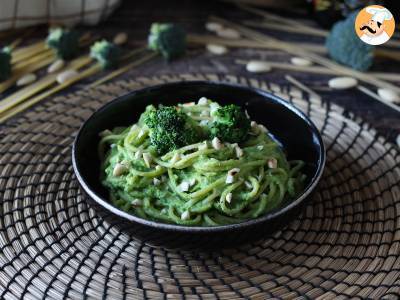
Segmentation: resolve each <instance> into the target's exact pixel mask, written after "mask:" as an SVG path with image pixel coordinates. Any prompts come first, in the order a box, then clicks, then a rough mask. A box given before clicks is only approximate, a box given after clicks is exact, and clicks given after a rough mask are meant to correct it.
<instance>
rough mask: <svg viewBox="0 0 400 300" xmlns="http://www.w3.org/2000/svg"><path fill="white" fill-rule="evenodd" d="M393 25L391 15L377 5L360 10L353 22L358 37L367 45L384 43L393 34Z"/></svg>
mask: <svg viewBox="0 0 400 300" xmlns="http://www.w3.org/2000/svg"><path fill="white" fill-rule="evenodd" d="M394 25H395V22H394V18H393V15H392V13H391V12H390V11H389V10H388V9H387V8H385V7H383V6H378V5H373V6H368V7H366V8H364V9H363V10H361V11H360V12H359V14H358V15H357V18H356V21H355V28H356V32H357V35H358V37H359V38H360V39H361V40H362V41H363V42H364V43H367V44H369V45H381V44H383V43H386V42H387V41H388V40H389V39H390V37H391V36H392V34H393V32H394Z"/></svg>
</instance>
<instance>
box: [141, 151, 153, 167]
mask: <svg viewBox="0 0 400 300" xmlns="http://www.w3.org/2000/svg"><path fill="white" fill-rule="evenodd" d="M142 156H143V160H144V163H145V165H146V167H148V168H150V166H151V162H152V161H153V157H152V156H151V154H150V153H147V152H146V153H143V155H142Z"/></svg>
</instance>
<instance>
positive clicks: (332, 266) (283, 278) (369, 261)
mask: <svg viewBox="0 0 400 300" xmlns="http://www.w3.org/2000/svg"><path fill="white" fill-rule="evenodd" d="M203 79H211V80H221V81H228V82H239V83H242V84H245V85H251V86H256V87H261V88H263V89H266V90H272V91H274V92H276V93H277V94H279V95H281V96H283V97H285V98H286V99H289V100H290V101H292V102H293V103H294V104H295V105H296V106H297V107H299V108H300V109H302V110H303V111H305V112H306V113H307V114H308V115H309V116H310V117H311V118H312V119H313V121H314V122H315V124H316V125H317V127H318V128H319V129H320V130H321V132H322V134H323V137H324V141H325V143H326V146H327V149H328V154H327V155H328V162H327V165H326V172H325V174H324V177H323V179H322V181H321V183H320V185H319V188H318V191H317V193H316V195H315V197H314V198H313V200H312V201H311V202H310V204H309V205H308V206H307V207H306V208H305V210H304V212H303V214H302V215H301V216H299V217H298V218H297V219H295V220H293V222H291V223H290V224H288V226H287V228H285V229H283V230H282V231H279V232H276V234H274V235H273V236H269V237H266V238H265V239H264V240H262V241H260V242H256V243H253V244H250V245H242V246H238V247H237V248H235V249H230V250H224V251H221V252H212V253H196V252H185V251H177V250H167V249H161V248H152V247H149V246H147V245H144V244H142V243H140V242H138V241H135V240H133V239H131V238H130V237H128V236H127V235H126V234H124V233H122V232H119V231H118V230H117V229H116V228H110V226H108V224H106V223H105V222H103V221H102V220H101V219H100V218H98V217H97V216H96V214H95V212H94V211H93V210H92V209H90V208H89V207H88V206H87V205H86V202H85V199H84V198H83V197H82V196H81V193H80V192H79V190H78V184H77V181H76V180H75V177H74V175H73V172H72V167H71V157H70V153H71V148H70V146H71V142H72V140H73V137H74V135H75V133H76V131H77V129H78V127H79V126H80V124H81V123H82V122H83V121H84V120H85V119H86V118H87V117H88V116H89V115H90V114H91V113H92V112H93V111H94V110H95V109H96V108H98V107H99V106H100V105H102V104H104V103H106V102H107V101H109V100H110V99H111V98H113V97H115V96H117V95H120V94H123V93H125V92H127V91H129V90H132V89H137V88H140V87H142V86H147V85H154V84H159V83H163V82H170V81H176V80H203ZM289 94H290V95H291V96H288V95H289ZM282 126H285V123H284V120H282ZM288 130H289V129H288ZM399 163H400V157H399V150H398V149H397V148H396V147H395V146H394V145H391V144H389V143H387V142H386V141H385V140H384V139H383V138H381V137H378V136H377V135H376V133H375V131H374V130H373V129H372V128H370V127H369V126H368V125H367V124H364V123H363V122H362V121H361V120H356V119H354V117H353V116H352V115H351V114H350V113H348V112H346V111H344V110H343V109H342V108H340V107H338V106H335V105H332V104H331V105H328V104H327V103H323V102H321V101H320V100H317V99H311V100H310V99H309V98H308V96H307V95H305V94H303V93H300V92H299V91H296V90H294V89H291V88H290V87H279V86H274V85H270V84H268V83H266V82H260V81H257V80H251V79H246V78H237V77H235V76H226V75H224V76H217V75H180V76H162V77H157V78H137V79H135V80H131V81H120V82H117V83H112V84H109V85H107V86H102V87H99V88H98V89H96V90H83V91H79V92H77V93H75V94H72V95H69V96H66V97H57V98H54V99H50V100H48V101H46V102H45V103H43V104H41V105H39V106H37V107H35V108H34V109H33V110H31V111H30V112H27V113H25V114H24V115H22V116H20V117H17V118H16V119H13V120H12V121H10V122H8V123H7V124H4V126H3V128H2V129H1V131H0V196H1V199H2V200H1V202H0V298H1V299H3V298H6V299H17V298H21V297H25V298H27V299H36V298H44V297H46V298H48V299H61V298H73V299H80V298H83V297H88V298H95V299H100V298H102V297H108V298H112V299H142V298H148V299H249V298H251V299H266V298H285V299H293V298H300V299H303V298H320V299H331V298H337V297H338V296H342V298H348V297H350V296H353V297H357V298H374V299H376V298H381V299H397V298H398V297H399V295H400V294H399V293H400V219H399V214H400V188H399V183H400V167H399ZM338 299H340V298H338Z"/></svg>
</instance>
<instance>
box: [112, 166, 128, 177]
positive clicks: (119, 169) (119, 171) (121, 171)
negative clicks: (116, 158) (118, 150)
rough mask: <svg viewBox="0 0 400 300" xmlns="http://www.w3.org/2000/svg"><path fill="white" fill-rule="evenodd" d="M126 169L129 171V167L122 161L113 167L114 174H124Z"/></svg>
mask: <svg viewBox="0 0 400 300" xmlns="http://www.w3.org/2000/svg"><path fill="white" fill-rule="evenodd" d="M126 171H128V168H127V167H126V166H125V165H123V164H121V163H116V164H115V166H114V169H113V176H116V177H118V176H121V175H122V174H124V173H125V172H126Z"/></svg>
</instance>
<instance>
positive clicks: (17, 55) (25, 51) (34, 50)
mask: <svg viewBox="0 0 400 300" xmlns="http://www.w3.org/2000/svg"><path fill="white" fill-rule="evenodd" d="M44 50H46V45H45V42H43V41H40V42H37V43H34V44H32V45H30V46H26V47H23V48H20V49H15V50H14V51H13V52H12V58H11V63H12V64H15V63H17V62H20V61H22V60H24V59H26V58H27V57H30V56H32V55H35V54H38V53H40V52H42V51H44Z"/></svg>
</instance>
